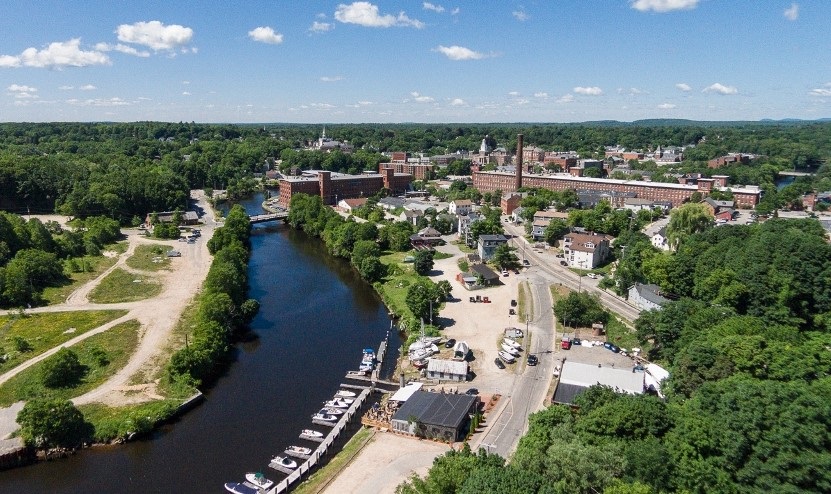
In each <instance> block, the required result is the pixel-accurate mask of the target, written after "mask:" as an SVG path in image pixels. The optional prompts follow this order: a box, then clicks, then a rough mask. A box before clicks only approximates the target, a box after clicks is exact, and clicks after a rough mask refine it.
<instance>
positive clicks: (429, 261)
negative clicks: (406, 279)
mask: <svg viewBox="0 0 831 494" xmlns="http://www.w3.org/2000/svg"><path fill="white" fill-rule="evenodd" d="M434 254H435V253H434V252H433V251H432V250H420V251H418V252H416V254H415V260H414V261H413V269H414V270H415V272H416V273H418V274H419V275H421V276H426V275H428V274H429V273H430V271H432V270H433V264H434V263H433V256H434Z"/></svg>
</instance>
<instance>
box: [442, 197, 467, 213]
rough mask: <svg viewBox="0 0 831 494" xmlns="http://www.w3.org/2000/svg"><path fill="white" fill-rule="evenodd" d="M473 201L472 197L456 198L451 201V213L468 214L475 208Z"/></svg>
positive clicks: (449, 209) (449, 208)
mask: <svg viewBox="0 0 831 494" xmlns="http://www.w3.org/2000/svg"><path fill="white" fill-rule="evenodd" d="M472 208H473V202H471V201H470V199H454V200H453V201H450V206H449V207H448V208H447V209H448V211H449V212H450V214H456V215H468V214H470V212H471V211H472V210H473V209H472Z"/></svg>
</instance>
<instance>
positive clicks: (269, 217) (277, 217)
mask: <svg viewBox="0 0 831 494" xmlns="http://www.w3.org/2000/svg"><path fill="white" fill-rule="evenodd" d="M288 217H289V212H288V211H281V212H279V213H266V214H257V215H254V216H249V217H248V220H249V221H250V222H251V224H252V225H253V224H254V223H265V222H267V221H286V220H287V219H288Z"/></svg>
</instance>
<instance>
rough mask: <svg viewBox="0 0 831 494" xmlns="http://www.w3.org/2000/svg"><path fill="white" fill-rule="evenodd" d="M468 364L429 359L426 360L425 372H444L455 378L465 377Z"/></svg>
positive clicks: (457, 361) (461, 361)
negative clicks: (455, 376)
mask: <svg viewBox="0 0 831 494" xmlns="http://www.w3.org/2000/svg"><path fill="white" fill-rule="evenodd" d="M467 370H468V364H467V362H465V361H464V360H443V359H437V358H431V359H428V360H427V372H444V373H446V374H454V375H457V376H465V375H467Z"/></svg>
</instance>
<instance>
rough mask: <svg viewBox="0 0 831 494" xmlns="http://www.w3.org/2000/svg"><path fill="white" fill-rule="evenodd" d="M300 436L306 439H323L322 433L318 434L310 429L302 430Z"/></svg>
mask: <svg viewBox="0 0 831 494" xmlns="http://www.w3.org/2000/svg"><path fill="white" fill-rule="evenodd" d="M300 435H301V436H306V437H317V438H322V437H323V433H322V432H318V431H315V430H312V429H303V430H302V431H300Z"/></svg>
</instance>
